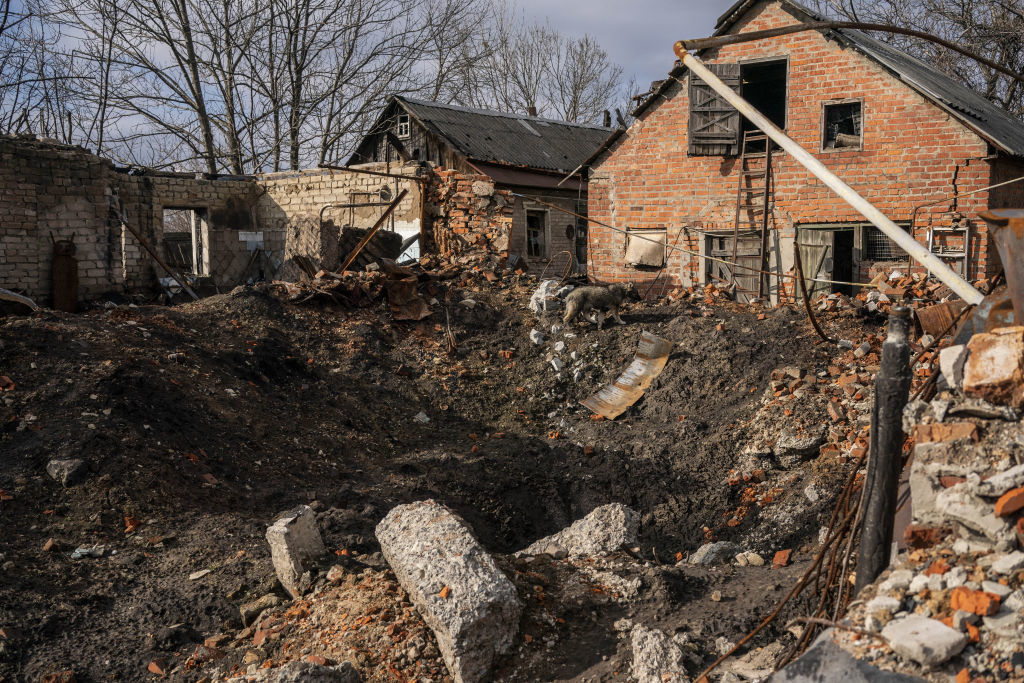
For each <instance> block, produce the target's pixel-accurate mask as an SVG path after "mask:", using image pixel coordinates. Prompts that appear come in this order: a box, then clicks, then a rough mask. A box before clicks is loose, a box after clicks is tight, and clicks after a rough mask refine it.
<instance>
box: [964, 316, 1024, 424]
mask: <svg viewBox="0 0 1024 683" xmlns="http://www.w3.org/2000/svg"><path fill="white" fill-rule="evenodd" d="M967 350H968V351H969V355H968V357H967V362H966V364H965V365H964V393H965V394H967V395H968V396H977V397H979V398H983V399H985V400H986V401H988V402H989V403H995V404H999V405H1011V406H1013V407H1014V408H1024V327H1019V326H1018V327H1004V328H1000V329H997V330H994V331H993V332H987V333H982V334H976V335H974V336H973V337H971V341H970V342H968V344H967Z"/></svg>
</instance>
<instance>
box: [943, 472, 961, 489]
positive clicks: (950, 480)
mask: <svg viewBox="0 0 1024 683" xmlns="http://www.w3.org/2000/svg"><path fill="white" fill-rule="evenodd" d="M965 481H967V479H966V477H953V476H949V475H944V476H941V477H939V483H940V484H942V488H944V489H951V488H953V487H954V486H956V485H957V484H962V483H964V482H965Z"/></svg>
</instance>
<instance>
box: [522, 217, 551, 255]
mask: <svg viewBox="0 0 1024 683" xmlns="http://www.w3.org/2000/svg"><path fill="white" fill-rule="evenodd" d="M546 222H547V212H546V211H527V212H526V255H527V256H529V257H532V258H543V257H544V256H547V240H546V239H545V236H544V232H545V225H544V224H545V223H546Z"/></svg>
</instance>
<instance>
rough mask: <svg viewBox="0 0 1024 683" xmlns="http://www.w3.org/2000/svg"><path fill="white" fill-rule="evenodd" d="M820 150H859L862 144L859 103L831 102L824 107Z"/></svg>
mask: <svg viewBox="0 0 1024 683" xmlns="http://www.w3.org/2000/svg"><path fill="white" fill-rule="evenodd" d="M822 118H823V120H824V125H823V126H822V128H823V131H822V133H823V139H822V143H821V148H822V149H823V150H826V149H838V148H854V149H859V148H860V147H861V142H862V139H863V138H862V128H861V119H862V116H861V102H860V100H856V101H852V102H851V101H847V102H832V103H828V104H825V105H824V111H823V113H822Z"/></svg>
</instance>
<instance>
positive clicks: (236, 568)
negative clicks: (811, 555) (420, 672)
mask: <svg viewBox="0 0 1024 683" xmlns="http://www.w3.org/2000/svg"><path fill="white" fill-rule="evenodd" d="M530 289H531V288H530V287H526V288H522V289H515V288H504V287H498V286H494V287H493V288H490V289H487V290H486V291H472V292H468V293H454V294H449V297H448V304H447V306H448V309H449V317H448V318H446V315H445V304H442V305H441V306H440V307H439V308H440V310H438V311H437V312H436V313H435V314H434V315H433V316H432V317H431V318H428V319H427V320H425V321H423V322H421V323H396V322H393V321H392V320H391V317H390V314H389V313H388V312H387V309H386V307H384V306H376V307H371V308H367V309H361V310H357V311H346V310H343V309H327V308H322V307H318V306H312V305H308V306H304V307H297V306H291V305H286V304H282V303H280V302H278V301H277V300H276V299H274V298H273V297H271V296H270V295H269V294H267V293H266V292H264V291H261V290H254V289H244V290H243V289H240V290H236V291H235V292H233V293H231V294H228V295H221V296H216V297H212V298H209V299H206V300H203V301H201V302H198V303H194V304H188V305H181V306H177V307H173V308H163V307H138V308H136V307H125V306H122V307H118V308H116V309H112V310H109V311H105V310H98V311H94V312H90V313H86V314H82V315H68V314H60V313H55V312H44V313H39V314H36V315H34V316H31V317H25V316H9V317H7V318H0V340H2V346H0V375H8V376H10V378H11V379H12V380H13V381H14V382H15V383H16V388H15V389H14V390H13V391H7V392H4V393H2V394H0V403H2V405H0V489H2V490H3V491H4V492H5V493H6V494H7V495H6V496H0V498H6V497H8V496H9V497H10V498H11V499H10V500H3V501H2V502H0V520H2V521H3V524H4V532H5V533H4V537H3V543H2V544H0V553H2V557H0V565H2V571H0V628H4V629H6V633H8V634H9V636H7V637H4V638H0V680H3V679H5V678H7V679H11V680H32V681H35V680H37V679H39V678H40V677H41V676H43V675H45V674H49V673H53V672H57V671H61V670H73V671H74V672H75V674H76V676H77V678H78V680H79V681H83V680H139V679H147V678H152V677H153V676H152V674H149V673H147V672H146V669H145V667H146V664H147V663H148V662H149V661H150V660H151V659H152V658H153V657H156V656H159V657H164V658H170V659H172V660H173V659H174V658H175V657H176V656H182V655H183V656H188V653H189V652H190V651H191V648H192V647H194V646H193V645H189V643H190V642H201V640H202V638H203V637H205V636H208V635H211V634H215V633H218V632H221V631H224V630H230V629H235V630H237V629H239V628H241V624H240V623H239V616H238V605H239V604H240V603H242V602H245V601H247V600H251V599H253V598H256V597H259V596H261V595H263V594H265V593H267V592H270V591H272V590H273V589H274V587H275V585H276V580H275V578H274V576H273V570H272V568H271V565H270V562H269V553H268V549H267V546H266V543H265V542H264V540H263V534H264V531H265V528H266V526H267V524H268V523H269V522H270V521H271V520H272V519H273V517H274V515H275V514H277V513H279V512H281V511H283V510H286V509H288V508H289V507H291V506H293V505H295V504H297V503H310V502H312V501H317V503H318V506H317V509H318V510H320V511H321V514H320V516H319V522H320V527H321V530H322V531H323V533H324V537H325V542H326V543H327V545H328V547H329V549H331V550H332V551H333V550H341V549H346V550H348V551H349V552H350V553H352V555H353V556H356V557H359V556H365V557H368V558H373V557H375V556H374V555H373V554H374V553H376V552H377V551H378V547H377V545H376V541H375V539H374V536H373V529H374V526H375V525H376V523H377V522H378V521H379V520H380V518H381V517H383V516H384V514H386V512H387V511H388V510H389V509H390V508H391V507H392V506H394V505H396V504H399V503H403V502H409V501H413V500H417V499H423V498H427V497H431V498H435V499H438V500H440V501H442V502H444V503H446V504H447V505H449V506H451V507H452V508H454V509H455V510H456V511H458V512H459V513H460V514H461V515H463V517H464V518H465V519H466V520H467V521H468V522H469V523H470V524H471V525H472V527H473V529H474V530H475V532H476V533H477V535H478V537H479V538H480V540H481V541H482V542H483V544H484V545H485V546H486V547H488V548H489V549H490V550H492V551H494V552H502V553H504V552H511V551H515V550H518V549H520V548H522V547H524V546H525V545H527V544H528V543H529V542H531V541H533V540H535V539H537V538H539V537H541V536H544V535H547V534H550V533H553V532H554V531H557V530H558V529H560V528H561V527H563V526H565V525H566V524H568V523H570V522H571V521H573V520H574V519H576V518H578V517H581V516H583V515H584V514H586V513H587V512H589V511H590V510H591V509H593V508H594V507H595V506H598V505H601V504H604V503H608V502H616V501H617V502H622V503H626V504H628V505H631V506H633V507H634V508H636V509H637V510H638V511H640V512H641V513H642V515H643V527H642V538H643V544H642V546H641V548H640V549H639V551H638V554H639V556H640V557H642V558H644V559H645V560H648V561H650V562H652V563H669V564H671V563H673V562H674V559H673V558H674V556H675V555H676V553H682V554H684V555H685V554H686V553H687V552H689V551H691V550H693V549H695V548H697V547H698V546H699V545H701V544H702V543H703V542H704V541H705V537H706V536H713V537H714V538H716V539H730V538H733V539H742V537H743V534H744V533H745V532H746V531H747V530H749V529H750V528H751V527H752V525H755V524H756V523H757V513H756V511H755V512H752V513H751V514H750V515H749V516H748V517H747V518H746V519H745V520H744V522H743V524H741V525H739V526H736V527H728V526H726V525H725V519H724V518H723V514H726V513H727V512H728V511H729V510H730V509H731V508H735V507H736V505H737V497H738V495H739V492H738V490H737V489H736V488H735V487H730V486H728V485H727V484H726V483H725V482H726V478H727V476H728V473H729V470H730V469H731V468H732V467H734V466H735V462H736V459H737V456H738V454H739V452H740V450H741V448H742V446H743V442H744V438H745V433H744V428H745V427H744V426H745V423H746V421H747V420H749V418H750V416H751V414H752V413H753V411H754V410H755V409H756V408H757V407H758V405H759V401H760V400H761V396H762V394H763V392H764V389H765V386H766V384H767V382H768V379H769V373H770V371H771V370H772V369H774V368H778V367H781V366H785V365H801V366H804V367H806V368H808V369H810V370H811V371H814V370H815V369H816V368H819V367H821V366H822V365H823V364H824V363H825V362H826V361H827V359H828V356H827V354H826V353H825V352H824V351H821V350H819V349H818V347H816V346H815V345H814V344H813V342H812V340H813V333H812V332H811V331H810V329H809V327H808V325H807V324H806V321H805V319H804V318H803V317H802V315H801V314H800V313H799V312H797V311H796V310H795V309H788V308H782V309H776V310H768V311H766V312H765V315H764V316H763V317H764V319H762V320H758V315H757V312H756V311H748V310H746V309H736V310H731V309H730V307H728V306H726V307H716V308H711V309H708V310H710V311H711V313H710V314H709V315H708V314H702V313H701V311H699V310H697V309H694V308H691V307H689V306H688V305H686V304H683V303H678V304H672V305H658V306H644V305H636V306H634V307H633V308H631V309H629V310H627V311H626V313H625V315H624V317H625V319H626V321H627V323H628V324H627V325H625V326H618V325H609V327H608V328H607V329H605V330H604V331H601V332H598V331H597V330H596V329H595V328H594V326H593V325H589V324H586V323H584V324H581V325H580V327H579V328H578V329H576V330H575V333H576V334H577V335H578V336H577V337H575V338H570V339H564V337H563V336H562V335H557V336H556V337H555V339H564V341H565V342H566V349H565V350H564V351H563V352H562V354H560V357H561V358H563V359H565V360H566V364H567V365H570V363H569V360H568V358H569V354H570V352H573V351H575V352H577V354H578V355H579V357H580V358H581V359H582V360H583V364H582V368H581V371H582V376H581V377H580V378H579V381H573V379H572V368H571V367H567V368H566V369H564V370H562V372H561V373H560V374H559V373H556V372H555V371H554V370H553V368H552V367H551V366H550V365H549V364H548V362H547V359H546V355H547V353H549V352H550V351H549V348H550V344H547V343H546V344H544V345H541V346H535V345H534V344H532V343H531V342H530V340H529V337H528V333H529V331H530V329H531V328H532V327H538V329H542V330H543V331H544V332H545V334H546V336H548V337H551V336H552V335H551V334H550V325H551V324H552V323H553V322H554V319H552V320H549V321H547V322H546V327H541V326H540V324H539V323H538V322H537V321H536V318H535V317H534V316H533V315H532V314H531V313H530V312H529V311H528V310H525V302H526V300H527V299H528V297H529V293H530ZM464 295H466V296H470V295H471V296H472V297H473V300H475V301H476V305H475V306H472V307H470V306H469V305H465V304H462V303H458V300H459V299H460V298H461V296H464ZM449 320H450V326H451V330H452V333H453V334H454V337H455V340H456V342H457V349H456V350H455V351H452V352H450V351H448V348H447V328H448V321H449ZM716 325H721V326H722V329H721V330H718V329H716ZM642 330H648V331H650V332H653V333H655V334H658V335H661V336H663V337H666V338H668V339H671V340H673V341H675V342H677V347H676V349H675V350H674V351H673V353H672V355H671V357H670V359H669V361H668V364H667V366H666V368H665V371H664V372H663V373H662V375H661V376H660V377H658V378H657V380H656V381H655V382H654V384H653V385H652V387H651V388H650V390H649V391H648V393H647V395H646V396H645V397H644V398H643V399H642V400H641V401H640V402H639V403H638V404H637V405H636V406H634V407H633V408H632V409H630V410H629V411H627V412H626V413H625V414H624V415H623V416H621V417H620V418H619V419H617V420H615V421H614V422H612V421H607V420H600V421H597V420H593V419H592V418H591V415H590V412H589V411H588V410H586V409H585V408H583V407H581V406H579V405H578V403H577V401H578V400H579V399H581V398H583V397H585V396H587V395H589V394H590V393H592V392H593V391H594V390H596V389H597V388H598V386H600V384H601V383H603V382H607V381H610V380H612V379H614V377H615V376H616V375H617V374H618V373H619V372H620V371H621V370H622V369H623V368H624V367H625V365H626V364H627V363H628V362H629V360H630V359H631V358H632V356H633V353H634V352H635V349H636V345H637V341H638V339H639V336H640V333H641V331H642ZM555 339H552V340H551V341H554V340H555ZM503 350H506V351H507V350H511V351H513V354H512V357H511V359H506V358H504V357H502V356H501V355H499V353H498V352H499V351H503ZM752 389H753V392H752V391H751V390H752ZM421 411H422V412H423V413H425V414H426V415H427V416H428V417H429V420H430V421H429V422H428V423H426V424H421V423H420V422H418V421H416V420H415V419H414V416H416V415H417V414H418V413H420V412H421ZM681 416H685V417H682V418H681ZM54 458H80V459H82V460H84V461H85V462H86V463H87V465H88V468H89V472H88V476H87V477H86V479H85V481H84V482H83V483H81V484H79V485H76V486H73V487H71V488H68V489H64V488H62V487H61V486H60V485H59V484H58V483H56V482H55V481H53V480H52V479H51V478H50V477H49V476H48V475H47V474H46V464H47V462H48V461H50V460H51V459H54ZM827 505H828V501H823V503H822V506H821V507H822V508H825V507H827ZM821 523H822V522H821V519H820V515H819V514H813V515H809V516H808V518H807V520H806V523H805V524H802V525H799V526H798V527H796V529H797V531H795V532H792V531H790V532H787V533H786V534H785V535H783V536H780V537H777V538H772V539H769V540H768V541H762V542H761V545H763V546H765V547H758V548H752V549H756V550H761V551H762V552H768V551H771V550H774V549H778V548H784V547H793V548H796V547H798V546H800V545H801V544H804V543H807V542H808V541H810V540H812V539H813V538H814V537H816V535H817V531H818V527H819V525H820V524H821ZM136 525H137V526H136ZM50 538H52V539H54V541H55V542H56V544H57V546H56V549H53V550H51V551H49V552H47V551H44V543H45V542H46V541H47V539H50ZM94 544H102V545H104V546H105V547H106V550H107V554H106V555H104V556H103V557H98V558H85V559H80V560H72V559H71V551H73V550H74V549H75V548H76V547H79V546H83V545H94ZM768 545H771V546H773V547H771V548H769V547H767V546H768ZM115 553H116V554H115ZM202 569H211V570H212V573H210V574H209V575H207V576H205V577H203V578H202V579H199V580H194V581H192V580H189V578H188V577H189V574H191V573H193V572H196V571H198V570H202ZM762 575H764V576H768V575H767V573H763V574H762ZM762 580H763V581H768V579H762ZM768 582H769V583H772V584H775V583H777V582H778V581H777V579H775V578H771V580H770V581H768ZM740 585H741V589H742V591H741V592H742V593H743V595H742V596H741V595H737V596H736V598H737V599H738V600H741V601H747V602H750V603H751V606H752V607H754V606H756V607H757V610H756V611H758V612H766V611H767V610H766V609H765V608H766V607H767V608H770V606H771V605H772V604H773V603H774V601H776V600H777V599H778V598H779V597H780V593H778V592H775V591H773V590H765V589H764V586H761V585H759V584H757V582H756V581H753V580H751V581H746V582H742V583H741V584H740ZM691 599H692V598H688V597H687V596H686V595H675V594H670V593H669V594H666V596H665V598H664V600H665V602H664V606H665V608H666V609H670V610H671V609H679V610H685V609H687V607H686V606H687V605H688V604H689V602H690V601H691ZM744 604H745V603H744ZM686 618H687V617H685V616H679V620H683V621H685V619H686ZM179 624H184V625H185V626H184V627H178V628H173V629H172V628H170V627H173V626H176V625H179ZM750 625H751V619H750V618H744V619H734V620H732V621H730V622H728V624H727V625H726V626H725V627H722V628H720V629H717V630H718V631H721V632H722V633H723V634H724V635H727V636H728V637H730V638H733V639H736V638H738V637H739V636H740V635H742V630H743V629H745V628H746V627H748V626H750ZM709 628H710V627H709ZM710 630H711V631H715V630H716V629H714V628H710ZM709 633H710V631H709ZM584 668H585V667H575V668H574V667H571V666H570V667H568V668H566V667H565V666H563V667H562V669H561V671H568V670H576V671H581V670H583V669H584ZM534 673H538V672H534ZM538 675H540V674H539V673H538ZM552 675H554V672H552ZM559 675H560V674H559ZM175 677H180V678H182V679H187V680H193V679H197V678H199V676H198V674H196V675H192V674H190V673H189V672H186V671H179V672H176V673H175Z"/></svg>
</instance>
